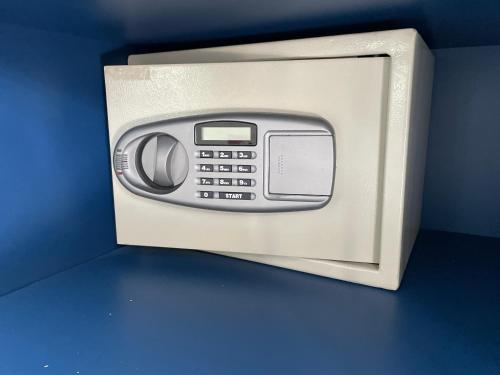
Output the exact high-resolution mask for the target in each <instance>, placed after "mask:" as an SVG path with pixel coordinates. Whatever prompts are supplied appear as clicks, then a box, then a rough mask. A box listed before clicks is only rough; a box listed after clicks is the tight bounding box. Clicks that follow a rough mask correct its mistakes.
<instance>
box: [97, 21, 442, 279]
mask: <svg viewBox="0 0 500 375" xmlns="http://www.w3.org/2000/svg"><path fill="white" fill-rule="evenodd" d="M432 71H433V58H432V55H431V53H430V52H429V50H428V49H427V47H426V46H425V43H424V42H423V41H422V39H421V38H420V37H419V35H418V34H417V32H416V31H414V30H410V29H406V30H396V31H386V32H375V33H365V34H355V35H344V36H331V37H321V38H310V39H299V40H289V41H278V42H269V43H258V44H250V45H239V46H226V47H215V48H208V49H198V50H188V51H174V52H166V53H156V54H146V55H135V56H130V57H129V65H127V66H108V67H106V68H105V80H106V97H107V106H108V122H109V132H110V149H111V159H112V165H113V192H114V203H115V213H116V229H117V237H118V242H119V243H121V244H131V245H146V246H158V247H175V248H186V249H197V250H204V251H213V252H218V253H220V254H224V255H229V256H236V257H239V258H243V259H248V260H253V261H257V262H262V263H267V264H272V265H276V266H281V267H287V268H292V269H296V270H300V271H304V272H310V273H315V274H319V275H323V276H327V277H333V278H339V279H343V280H348V281H353V282H358V283H363V284H368V285H373V286H379V287H383V288H388V289H397V287H398V286H399V283H400V280H401V277H402V274H403V272H404V268H405V266H406V262H407V260H408V257H409V255H410V252H411V248H412V246H413V242H414V240H415V237H416V234H417V232H418V229H419V221H420V206H421V195H422V185H423V173H424V164H425V154H426V152H425V151H426V142H427V128H428V120H429V111H430V97H431V88H432Z"/></svg>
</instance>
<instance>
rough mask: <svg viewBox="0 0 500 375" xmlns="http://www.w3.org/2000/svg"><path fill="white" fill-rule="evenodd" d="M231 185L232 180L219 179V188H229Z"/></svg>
mask: <svg viewBox="0 0 500 375" xmlns="http://www.w3.org/2000/svg"><path fill="white" fill-rule="evenodd" d="M232 184H233V180H232V179H230V178H219V185H220V186H231V185H232Z"/></svg>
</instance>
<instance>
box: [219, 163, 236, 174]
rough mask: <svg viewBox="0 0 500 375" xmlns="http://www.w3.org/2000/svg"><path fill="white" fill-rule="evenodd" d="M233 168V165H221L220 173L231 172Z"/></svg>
mask: <svg viewBox="0 0 500 375" xmlns="http://www.w3.org/2000/svg"><path fill="white" fill-rule="evenodd" d="M232 170H233V166H232V165H231V164H221V165H219V172H231V171H232Z"/></svg>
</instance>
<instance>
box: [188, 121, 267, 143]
mask: <svg viewBox="0 0 500 375" xmlns="http://www.w3.org/2000/svg"><path fill="white" fill-rule="evenodd" d="M194 130H195V137H194V138H195V139H194V140H195V143H196V144H197V145H209V146H255V145H256V144H257V125H255V124H253V123H251V122H244V121H231V120H221V121H207V122H201V123H199V124H196V125H195V128H194Z"/></svg>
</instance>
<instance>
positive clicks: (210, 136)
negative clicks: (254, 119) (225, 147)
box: [201, 126, 252, 142]
mask: <svg viewBox="0 0 500 375" xmlns="http://www.w3.org/2000/svg"><path fill="white" fill-rule="evenodd" d="M201 140H202V141H244V142H250V141H251V140H252V129H251V128H250V127H249V126H248V127H243V126H240V127H203V128H202V129H201Z"/></svg>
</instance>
